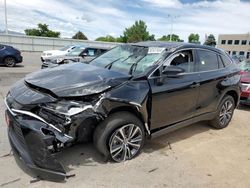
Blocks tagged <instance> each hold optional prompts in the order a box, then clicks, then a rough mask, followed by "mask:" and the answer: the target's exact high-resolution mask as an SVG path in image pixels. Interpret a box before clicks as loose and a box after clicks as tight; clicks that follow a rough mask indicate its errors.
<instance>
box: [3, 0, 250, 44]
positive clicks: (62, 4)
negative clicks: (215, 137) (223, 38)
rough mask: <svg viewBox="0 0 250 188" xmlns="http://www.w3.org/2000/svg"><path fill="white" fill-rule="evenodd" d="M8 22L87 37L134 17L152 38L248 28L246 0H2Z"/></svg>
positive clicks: (12, 26) (115, 29)
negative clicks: (81, 33)
mask: <svg viewBox="0 0 250 188" xmlns="http://www.w3.org/2000/svg"><path fill="white" fill-rule="evenodd" d="M6 2H7V15H8V28H9V30H12V31H16V32H24V29H26V28H35V27H36V25H37V24H38V23H46V24H48V25H49V28H50V29H52V30H55V31H59V32H61V37H72V36H73V35H74V34H75V33H76V32H77V31H79V30H80V31H82V32H83V33H84V34H85V35H86V36H87V37H88V39H90V40H94V39H95V38H97V37H99V36H105V35H112V36H114V37H119V36H120V35H121V34H122V33H123V31H124V29H125V28H127V27H130V26H131V25H133V23H134V22H135V21H136V20H143V21H145V22H146V24H147V27H148V28H147V29H148V31H149V32H150V34H154V35H155V37H156V38H160V37H161V36H162V35H167V34H169V33H171V20H173V22H172V23H173V33H175V34H178V35H179V36H180V38H181V39H183V40H184V41H187V40H188V35H189V34H190V33H198V34H199V35H200V40H201V41H204V39H205V35H206V34H207V35H208V34H214V35H215V36H216V37H217V36H218V34H233V33H235V34H241V33H248V32H250V0H210V1H208V0H207V1H204V0H102V1H100V0H88V1H87V0H6ZM4 29H5V21H4V0H0V30H4Z"/></svg>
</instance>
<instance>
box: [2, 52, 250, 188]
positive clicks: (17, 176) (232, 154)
mask: <svg viewBox="0 0 250 188" xmlns="http://www.w3.org/2000/svg"><path fill="white" fill-rule="evenodd" d="M39 55H40V54H38V53H23V56H24V63H23V64H22V65H20V66H17V67H14V68H7V67H0V124H1V125H0V156H1V157H0V166H1V167H0V168H1V171H0V172H1V176H0V187H54V188H55V187H60V188H62V187H220V188H222V187H227V188H228V187H246V188H248V187H250V178H249V177H250V123H249V122H250V107H245V106H240V107H239V108H238V109H237V110H235V114H234V117H233V120H232V122H231V124H230V125H229V127H228V128H226V129H223V130H214V129H211V128H210V127H209V126H208V125H207V124H206V123H198V124H194V125H192V126H189V127H186V128H183V129H180V130H178V131H175V132H172V133H170V134H167V135H164V136H162V137H159V138H157V139H154V140H151V141H148V142H147V143H146V145H145V148H144V150H143V152H142V154H141V155H139V156H138V157H137V158H136V159H134V160H131V161H128V162H125V163H121V164H117V163H105V162H104V161H103V159H102V158H101V156H100V155H99V154H98V153H97V151H96V150H95V149H94V147H93V146H92V144H85V145H78V146H75V147H72V148H69V149H67V150H64V152H63V153H62V154H61V159H62V160H63V162H64V164H65V165H66V168H67V172H68V173H69V174H76V176H75V177H72V178H70V179H68V180H67V181H66V182H65V183H53V182H48V181H39V182H36V183H30V180H32V178H31V177H30V176H28V175H27V174H25V173H24V172H23V171H22V170H21V169H20V168H19V167H18V166H17V165H16V163H15V160H14V158H13V156H5V157H4V155H5V154H8V153H9V151H10V146H9V143H8V138H7V131H6V128H7V126H6V123H5V120H4V109H5V107H4V103H3V97H4V96H5V95H6V93H7V92H8V90H9V88H10V86H11V85H12V84H13V83H15V82H16V81H17V80H19V79H20V78H23V77H24V76H25V75H26V74H28V73H30V72H33V71H36V70H39V69H40V65H41V62H40V57H39Z"/></svg>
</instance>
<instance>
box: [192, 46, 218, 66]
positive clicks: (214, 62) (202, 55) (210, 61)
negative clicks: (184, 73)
mask: <svg viewBox="0 0 250 188" xmlns="http://www.w3.org/2000/svg"><path fill="white" fill-rule="evenodd" d="M197 54H198V57H199V59H198V67H199V71H209V70H217V69H219V63H218V58H217V54H216V53H214V52H211V51H207V50H197Z"/></svg>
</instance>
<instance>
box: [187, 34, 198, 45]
mask: <svg viewBox="0 0 250 188" xmlns="http://www.w3.org/2000/svg"><path fill="white" fill-rule="evenodd" d="M199 40H200V36H199V34H197V33H196V34H195V33H191V34H190V35H189V36H188V42H190V43H196V44H200V41H199Z"/></svg>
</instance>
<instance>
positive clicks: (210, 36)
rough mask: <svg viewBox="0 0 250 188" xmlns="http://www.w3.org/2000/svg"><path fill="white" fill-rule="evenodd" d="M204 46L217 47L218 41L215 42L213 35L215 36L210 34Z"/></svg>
mask: <svg viewBox="0 0 250 188" xmlns="http://www.w3.org/2000/svg"><path fill="white" fill-rule="evenodd" d="M204 44H205V45H208V46H215V45H216V40H215V37H214V35H213V34H210V35H209V36H208V37H207V39H206V41H205V43H204Z"/></svg>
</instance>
